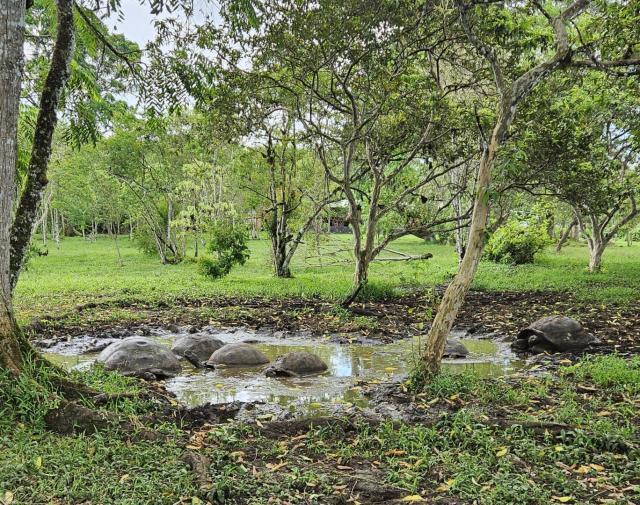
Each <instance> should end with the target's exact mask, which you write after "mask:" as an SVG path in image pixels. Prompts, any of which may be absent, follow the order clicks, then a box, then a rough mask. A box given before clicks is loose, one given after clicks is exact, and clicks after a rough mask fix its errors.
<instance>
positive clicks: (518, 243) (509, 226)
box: [485, 219, 550, 265]
mask: <svg viewBox="0 0 640 505" xmlns="http://www.w3.org/2000/svg"><path fill="white" fill-rule="evenodd" d="M549 243H550V240H549V236H548V234H547V227H546V223H544V222H542V223H533V222H530V221H518V220H514V219H512V220H509V221H508V222H507V223H506V224H505V225H504V226H501V227H500V228H498V229H497V230H496V232H495V233H494V234H493V235H492V236H491V238H490V239H489V243H488V244H487V248H486V251H485V254H486V257H487V258H488V259H490V260H491V261H495V262H496V263H508V264H512V265H521V264H523V263H533V259H534V256H535V255H536V253H538V252H540V251H541V250H542V249H544V248H545V247H546V246H547V245H548V244H549Z"/></svg>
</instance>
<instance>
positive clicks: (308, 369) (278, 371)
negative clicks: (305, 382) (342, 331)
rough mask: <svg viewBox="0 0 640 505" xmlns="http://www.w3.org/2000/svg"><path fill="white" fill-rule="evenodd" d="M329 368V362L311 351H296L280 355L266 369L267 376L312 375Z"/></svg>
mask: <svg viewBox="0 0 640 505" xmlns="http://www.w3.org/2000/svg"><path fill="white" fill-rule="evenodd" d="M326 370H327V364H326V363H325V362H324V361H322V360H321V359H320V358H319V357H318V356H316V355H315V354H312V353H310V352H305V351H294V352H288V353H287V354H283V355H282V356H280V357H278V359H276V360H275V361H274V362H273V364H272V365H271V366H269V367H268V368H267V369H266V370H265V375H266V376H267V377H298V376H300V375H312V374H318V373H322V372H324V371H326Z"/></svg>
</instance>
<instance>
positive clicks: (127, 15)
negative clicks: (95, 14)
mask: <svg viewBox="0 0 640 505" xmlns="http://www.w3.org/2000/svg"><path fill="white" fill-rule="evenodd" d="M149 10H150V8H149V6H148V5H140V2H139V1H138V0H124V1H123V2H122V11H123V12H124V20H123V21H122V22H120V23H118V22H117V20H114V22H113V23H109V28H111V29H113V30H114V31H115V32H116V33H121V34H123V35H124V36H125V37H126V38H128V39H129V40H132V41H133V42H137V43H138V45H139V46H140V47H141V48H144V46H145V45H146V43H147V42H149V41H150V40H151V39H153V37H154V36H155V27H154V26H153V23H154V20H155V19H156V16H152V15H151V13H150V12H149Z"/></svg>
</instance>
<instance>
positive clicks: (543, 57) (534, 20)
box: [423, 0, 640, 374]
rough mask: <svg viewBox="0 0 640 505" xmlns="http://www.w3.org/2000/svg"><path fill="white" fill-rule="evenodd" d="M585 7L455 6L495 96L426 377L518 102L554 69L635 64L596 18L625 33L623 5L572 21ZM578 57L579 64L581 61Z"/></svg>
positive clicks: (481, 225)
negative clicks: (464, 235)
mask: <svg viewBox="0 0 640 505" xmlns="http://www.w3.org/2000/svg"><path fill="white" fill-rule="evenodd" d="M590 5H591V2H589V0H575V1H574V2H572V3H571V4H569V5H564V4H559V5H555V4H549V5H547V6H542V5H541V4H539V3H537V2H533V3H532V4H529V3H525V4H518V5H506V4H505V5H501V4H493V3H482V4H480V3H477V4H476V3H473V2H472V3H464V2H462V1H461V0H459V1H457V2H456V7H455V8H456V10H457V11H458V12H459V22H458V23H456V26H457V27H458V28H459V29H461V30H462V31H463V33H464V34H465V36H466V38H467V41H468V42H469V44H470V45H471V46H472V47H473V48H474V49H475V50H476V51H477V53H478V55H479V56H481V57H482V58H483V59H484V60H485V61H486V63H487V65H488V69H490V72H491V74H492V76H493V78H494V83H495V90H496V91H497V94H496V100H495V114H494V119H493V125H492V127H491V134H490V135H489V136H487V140H486V143H485V145H484V147H483V152H482V157H481V159H480V166H479V169H478V178H477V185H476V196H475V199H474V208H473V214H472V219H471V225H470V229H469V239H468V244H467V248H466V251H465V256H464V258H463V260H462V262H461V263H460V265H459V268H458V272H457V274H456V276H455V278H454V279H453V281H452V282H451V283H450V284H449V286H448V287H447V289H446V290H445V293H444V295H443V297H442V300H441V302H440V305H439V307H438V312H437V314H436V318H435V320H434V322H433V324H432V326H431V329H430V330H429V334H428V336H427V342H426V345H425V348H424V350H423V366H424V369H425V371H426V373H427V374H431V373H436V372H437V371H438V370H439V368H440V360H441V357H442V353H443V350H444V346H445V343H446V339H447V337H448V336H449V333H450V331H451V328H452V326H453V323H454V321H455V318H456V316H457V313H458V311H459V309H460V307H461V306H462V303H463V302H464V298H465V296H466V293H467V292H468V290H469V287H470V285H471V282H472V280H473V277H474V275H475V273H476V271H477V268H478V264H479V262H480V258H481V256H482V252H483V249H484V245H485V240H486V226H487V219H488V216H489V212H490V208H491V194H492V188H491V176H492V171H493V168H494V165H495V163H496V157H497V155H498V151H499V149H500V147H502V146H503V145H504V144H505V142H506V140H507V138H508V133H509V129H510V127H511V125H512V123H513V121H514V119H515V116H516V111H517V110H518V106H519V105H520V103H521V102H522V101H523V99H524V98H525V97H527V95H528V94H529V93H530V92H531V91H532V90H533V89H534V88H535V87H536V86H537V85H538V84H539V83H540V82H542V81H544V79H545V78H547V77H548V76H549V75H551V74H552V73H553V72H555V71H557V70H560V69H563V68H568V67H569V66H577V67H596V68H620V67H625V66H627V67H628V66H633V65H637V64H638V63H640V58H639V57H637V55H636V56H634V55H633V54H629V47H630V46H629V42H628V40H629V39H626V41H625V40H622V39H621V38H618V37H611V36H610V34H611V33H619V31H618V32H611V31H608V30H607V28H604V29H603V28H602V26H603V22H602V19H601V17H602V18H605V19H609V18H610V17H611V18H614V19H615V21H612V22H613V23H614V24H615V23H618V24H620V25H622V26H623V27H631V26H633V24H634V21H632V20H633V16H634V14H633V9H632V8H629V7H628V6H626V5H625V6H621V7H619V8H618V7H617V6H616V7H613V10H615V11H616V12H611V10H612V8H611V7H610V6H609V5H608V4H606V5H603V6H600V7H601V8H600V10H596V9H595V8H594V11H595V12H596V14H593V13H591V12H590V13H589V15H588V16H586V15H585V16H582V18H583V19H582V20H580V19H578V18H580V17H581V15H582V14H584V12H585V11H586V10H587V7H588V6H590ZM547 9H552V10H547ZM578 22H582V23H584V24H583V25H582V27H581V28H585V27H587V28H588V31H587V32H588V33H589V34H590V35H589V39H590V40H589V41H585V40H584V39H583V38H582V37H581V35H582V33H583V30H582V29H580V31H578V30H576V29H575V28H573V27H574V26H576V23H578ZM607 23H609V21H607ZM545 25H546V26H545ZM612 39H613V40H612ZM575 46H578V47H579V50H576V48H575ZM595 47H600V48H601V54H600V55H597V56H596V55H595V53H594V52H593V51H594V48H595ZM631 52H632V53H633V49H632V51H631ZM582 55H586V57H585V58H581V56H582ZM603 58H607V59H606V60H605V59H603Z"/></svg>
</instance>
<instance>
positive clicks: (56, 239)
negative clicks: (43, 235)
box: [52, 209, 60, 249]
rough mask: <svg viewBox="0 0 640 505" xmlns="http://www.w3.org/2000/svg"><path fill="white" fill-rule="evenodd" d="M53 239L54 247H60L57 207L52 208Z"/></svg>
mask: <svg viewBox="0 0 640 505" xmlns="http://www.w3.org/2000/svg"><path fill="white" fill-rule="evenodd" d="M52 215H53V228H52V233H53V241H54V242H55V244H56V249H60V213H59V212H58V209H53V212H52Z"/></svg>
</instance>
